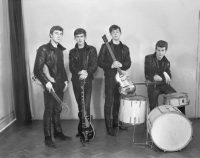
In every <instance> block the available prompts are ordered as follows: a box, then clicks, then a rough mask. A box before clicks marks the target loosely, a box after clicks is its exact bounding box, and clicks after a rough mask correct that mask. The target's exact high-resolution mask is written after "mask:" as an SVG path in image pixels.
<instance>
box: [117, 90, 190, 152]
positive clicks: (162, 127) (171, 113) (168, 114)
mask: <svg viewBox="0 0 200 158" xmlns="http://www.w3.org/2000/svg"><path fill="white" fill-rule="evenodd" d="M189 103H190V102H189V99H188V95H187V94H186V93H172V94H166V95H164V97H163V105H160V106H158V107H155V108H154V109H153V110H152V111H151V112H150V113H149V112H148V111H149V107H148V103H147V99H146V97H144V96H141V95H136V94H134V95H129V96H121V100H120V109H119V121H121V122H122V123H124V124H129V125H133V128H134V129H133V142H134V144H140V145H141V144H144V145H148V146H150V147H151V148H152V147H153V145H155V146H157V147H158V148H159V149H161V150H163V151H164V152H166V151H170V152H171V151H180V150H181V149H183V148H184V147H186V146H187V145H188V143H189V142H190V141H191V139H192V134H193V129H192V124H191V122H190V120H189V119H187V118H186V117H185V115H184V114H182V113H181V111H180V110H179V109H178V107H181V106H186V105H189ZM144 123H146V128H145V129H146V142H145V143H135V126H136V125H140V124H144ZM149 136H150V137H149ZM149 139H150V140H149Z"/></svg>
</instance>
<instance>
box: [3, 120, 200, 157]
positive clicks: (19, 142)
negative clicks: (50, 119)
mask: <svg viewBox="0 0 200 158" xmlns="http://www.w3.org/2000/svg"><path fill="white" fill-rule="evenodd" d="M192 122H193V130H194V131H193V138H192V141H191V142H190V143H189V144H188V145H187V146H186V147H185V148H184V149H182V150H181V151H179V152H163V151H161V150H159V149H158V148H150V147H149V146H146V145H135V144H134V143H133V142H132V134H133V127H130V128H129V129H128V131H119V132H118V136H117V137H113V136H109V135H107V134H106V131H105V124H104V120H94V127H95V129H96V137H95V138H94V140H93V141H92V142H89V143H87V144H85V145H83V144H82V143H81V142H80V140H79V138H76V137H75V133H76V131H77V124H78V121H77V120H64V121H62V126H63V130H64V133H65V134H68V135H71V136H72V137H73V138H72V140H68V141H59V140H55V143H56V145H57V148H56V149H52V148H48V147H46V146H45V145H44V137H43V128H42V126H43V125H42V121H33V123H32V125H29V126H26V127H20V126H17V125H15V124H14V125H12V126H11V127H9V128H8V129H6V130H5V131H4V132H3V133H0V157H1V158H47V157H48V158H199V157H200V135H199V134H200V120H192ZM144 137H145V128H144V125H138V126H137V127H136V141H137V142H145V139H144Z"/></svg>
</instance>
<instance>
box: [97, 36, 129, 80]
mask: <svg viewBox="0 0 200 158" xmlns="http://www.w3.org/2000/svg"><path fill="white" fill-rule="evenodd" d="M109 44H110V47H111V49H112V51H114V46H113V42H112V40H111V41H110V42H109ZM120 45H121V50H122V51H121V54H120V58H117V61H119V62H120V63H121V64H122V67H121V69H122V70H127V69H129V68H130V66H131V59H130V52H129V48H128V47H127V46H126V45H125V44H123V43H121V42H120ZM112 63H113V59H112V57H111V55H110V53H109V51H108V48H107V46H106V44H105V43H104V44H102V46H101V49H100V52H99V56H98V65H99V67H101V68H102V69H103V70H104V75H105V76H115V75H116V73H117V69H112V68H111V65H112Z"/></svg>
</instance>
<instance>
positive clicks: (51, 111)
mask: <svg viewBox="0 0 200 158" xmlns="http://www.w3.org/2000/svg"><path fill="white" fill-rule="evenodd" d="M56 94H57V95H58V96H59V98H60V99H61V100H62V99H63V92H62V91H61V90H60V91H58V90H57V91H56ZM44 105H45V109H44V115H43V125H44V136H51V123H52V124H53V128H54V133H58V132H62V128H61V123H60V113H61V111H62V107H61V106H60V105H59V103H58V102H57V101H56V100H55V99H54V97H53V96H52V94H51V93H49V92H48V91H44Z"/></svg>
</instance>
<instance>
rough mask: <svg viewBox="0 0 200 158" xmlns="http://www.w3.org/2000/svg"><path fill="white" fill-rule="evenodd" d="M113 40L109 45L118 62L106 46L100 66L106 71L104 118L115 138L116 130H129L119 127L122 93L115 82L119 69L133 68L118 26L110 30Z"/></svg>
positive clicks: (99, 61)
mask: <svg viewBox="0 0 200 158" xmlns="http://www.w3.org/2000/svg"><path fill="white" fill-rule="evenodd" d="M109 32H110V35H111V37H112V40H111V41H110V42H109V45H110V47H111V49H112V51H113V52H114V56H115V58H116V61H113V59H112V57H111V55H110V53H109V50H108V48H107V46H106V44H103V45H102V46H101V49H100V52H99V56H98V65H99V67H101V68H102V69H103V70H104V76H105V105H104V117H105V124H106V129H107V133H108V134H109V135H112V136H115V135H116V131H117V130H114V129H118V127H119V128H120V129H127V128H126V127H124V126H121V125H120V126H119V120H118V114H119V106H120V93H119V86H120V85H119V83H118V82H117V81H116V80H115V76H116V74H117V68H120V69H121V70H127V69H129V68H130V66H131V59H130V53H129V48H128V47H127V46H126V45H125V44H123V43H122V42H121V41H120V36H121V28H120V27H119V26H117V25H112V26H110V28H109Z"/></svg>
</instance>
